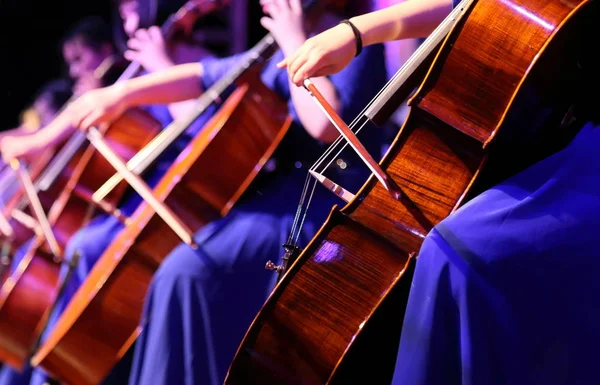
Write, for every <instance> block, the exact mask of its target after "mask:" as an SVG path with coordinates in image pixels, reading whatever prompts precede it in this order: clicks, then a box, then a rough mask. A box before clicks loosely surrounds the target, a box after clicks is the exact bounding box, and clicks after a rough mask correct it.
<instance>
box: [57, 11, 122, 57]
mask: <svg viewBox="0 0 600 385" xmlns="http://www.w3.org/2000/svg"><path fill="white" fill-rule="evenodd" d="M76 39H79V40H81V42H82V43H83V44H84V45H86V46H89V47H91V48H94V49H100V48H102V47H103V46H105V45H106V44H109V45H110V46H111V47H113V48H114V45H113V37H112V33H111V29H110V27H109V25H108V24H107V23H106V22H105V21H104V20H103V19H102V18H99V17H95V16H89V17H86V18H84V19H82V20H80V21H78V22H77V23H76V24H75V25H73V26H72V27H71V28H70V29H69V30H68V31H67V33H66V34H65V35H64V36H63V38H62V39H61V41H60V47H61V48H62V47H64V45H65V44H66V43H67V42H71V41H73V40H76Z"/></svg>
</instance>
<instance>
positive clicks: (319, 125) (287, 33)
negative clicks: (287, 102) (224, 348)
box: [261, 0, 341, 143]
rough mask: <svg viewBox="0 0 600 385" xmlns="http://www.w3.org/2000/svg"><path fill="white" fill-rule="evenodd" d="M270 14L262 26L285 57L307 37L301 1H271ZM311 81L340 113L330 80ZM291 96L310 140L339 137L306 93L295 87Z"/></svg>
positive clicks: (327, 139) (339, 102) (338, 100)
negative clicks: (272, 37)
mask: <svg viewBox="0 0 600 385" xmlns="http://www.w3.org/2000/svg"><path fill="white" fill-rule="evenodd" d="M269 13H270V17H263V18H262V19H261V24H262V25H263V26H264V27H265V28H266V29H267V30H269V32H271V34H272V35H273V36H274V37H275V40H276V41H277V44H278V45H279V47H280V48H281V50H282V51H283V53H284V55H285V56H288V55H290V54H291V53H293V52H294V51H296V50H297V49H298V48H299V47H300V46H301V45H302V44H303V43H304V42H305V41H306V37H307V35H306V32H305V31H304V26H303V22H304V17H303V12H302V6H301V2H300V0H290V1H289V2H288V0H274V1H273V4H272V7H271V8H270V11H269ZM313 82H314V84H315V85H316V86H317V88H318V89H319V91H320V92H321V93H322V94H323V96H324V97H325V99H326V100H327V101H328V102H329V103H330V104H331V106H332V107H333V108H334V109H335V110H336V111H337V112H340V110H341V101H340V98H339V97H338V95H337V91H336V89H335V86H334V84H333V83H332V82H331V80H329V79H328V78H326V77H321V78H315V79H313ZM290 97H291V99H292V102H293V104H294V109H295V111H296V114H297V116H298V119H299V120H300V122H301V123H302V126H303V127H304V128H305V129H306V131H307V132H308V133H309V134H310V135H311V136H312V137H313V138H315V139H317V140H320V141H322V142H325V143H331V142H333V141H334V140H335V139H336V138H337V137H338V136H339V134H338V132H337V131H336V130H335V128H334V127H333V126H332V125H331V124H330V122H329V120H328V119H327V117H326V116H325V115H324V114H323V113H322V112H321V110H320V109H319V107H318V106H317V105H316V104H315V102H314V101H313V100H312V99H311V96H310V95H309V94H308V93H307V92H306V91H304V90H302V89H300V88H298V87H290Z"/></svg>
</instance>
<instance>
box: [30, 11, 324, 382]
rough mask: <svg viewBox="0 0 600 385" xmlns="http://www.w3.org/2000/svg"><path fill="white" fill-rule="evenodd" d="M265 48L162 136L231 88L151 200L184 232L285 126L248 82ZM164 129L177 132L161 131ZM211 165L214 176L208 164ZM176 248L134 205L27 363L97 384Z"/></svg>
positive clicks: (266, 43)
mask: <svg viewBox="0 0 600 385" xmlns="http://www.w3.org/2000/svg"><path fill="white" fill-rule="evenodd" d="M305 6H306V5H305ZM313 10H314V8H311V11H313ZM274 48H275V47H274V39H273V37H272V36H271V35H267V36H265V37H264V38H263V39H262V40H261V41H260V42H259V43H258V44H257V45H256V46H255V47H254V48H253V49H252V50H251V52H250V53H249V54H248V55H247V56H244V57H245V59H241V60H240V63H239V64H238V65H236V66H235V67H233V68H232V69H231V70H230V71H229V72H228V74H226V75H225V76H224V77H223V78H221V79H220V80H219V81H218V82H217V83H215V85H213V86H212V87H211V88H209V89H207V90H206V91H205V92H204V93H203V95H202V96H201V97H200V99H199V101H198V107H197V111H196V112H195V113H194V114H193V115H192V116H191V117H190V118H189V119H184V120H181V121H176V122H173V123H172V126H171V127H167V128H166V129H165V130H164V131H163V133H165V134H164V137H165V138H170V137H172V136H175V135H176V133H177V132H180V131H181V130H184V129H185V128H186V127H187V126H188V125H189V123H190V122H191V121H193V120H195V119H196V116H198V115H199V114H200V113H202V112H203V111H204V108H205V107H204V106H206V105H207V104H208V103H214V102H215V101H216V100H217V97H218V96H221V95H222V93H223V92H224V91H225V90H226V89H229V88H230V86H231V85H233V84H234V82H235V83H237V88H236V90H235V91H233V93H232V94H231V95H230V96H229V97H228V98H227V99H226V100H225V102H224V104H223V105H222V106H221V108H220V109H219V111H218V112H217V113H216V114H215V115H214V116H213V118H212V119H211V120H210V121H209V122H208V123H207V124H205V126H204V127H203V129H202V131H201V132H200V134H198V135H197V136H196V137H195V138H194V139H193V140H192V142H190V144H189V145H188V146H187V148H186V149H185V150H184V151H183V152H182V154H181V155H180V157H179V158H178V159H177V160H176V161H175V163H174V164H173V166H172V167H171V168H170V169H169V171H168V172H167V173H166V174H165V175H164V176H163V178H162V179H161V181H160V182H159V183H158V184H157V186H156V187H155V188H154V193H155V194H156V196H157V197H158V198H159V199H160V200H161V201H163V202H165V204H167V205H168V206H169V207H171V208H172V209H173V210H174V211H175V212H176V213H177V214H178V215H179V216H181V218H182V219H183V220H184V221H185V223H186V224H187V225H188V226H189V227H190V228H191V229H193V230H194V231H197V230H198V229H200V228H201V227H202V226H204V225H205V224H206V223H207V222H209V221H212V220H214V219H217V218H219V217H220V216H223V215H226V214H227V213H228V212H229V210H230V209H231V208H232V207H233V205H234V204H235V202H236V201H237V199H238V198H239V197H240V196H241V195H242V193H243V192H244V190H245V189H247V187H248V186H249V185H250V183H251V182H252V180H253V179H254V178H255V177H256V175H257V174H258V172H259V170H260V169H261V168H262V167H263V166H264V164H265V163H266V161H267V160H268V159H269V158H270V156H271V154H272V153H273V151H274V150H275V148H276V147H277V146H278V144H279V142H280V141H281V139H282V138H283V136H284V135H285V133H286V132H287V130H288V128H289V126H290V123H291V118H290V117H289V116H288V114H287V107H286V105H285V103H283V102H282V101H281V100H280V98H279V97H278V96H276V95H275V94H274V93H273V92H272V91H270V90H269V89H267V88H266V87H265V86H264V85H263V84H262V83H261V82H260V81H259V80H258V79H257V76H256V75H257V73H256V71H257V68H256V67H260V65H261V63H262V62H263V61H264V60H265V59H266V58H268V57H269V56H270V55H271V53H272V51H273V49H274ZM171 129H174V130H175V129H176V130H177V131H174V133H171V132H170V130H171ZM151 146H152V147H153V148H162V146H163V145H162V144H161V143H154V144H152V145H151ZM153 151H156V150H153ZM145 153H146V152H143V153H141V154H142V155H143V154H145ZM149 156H150V158H153V157H154V155H152V154H151V155H149ZM138 159H139V160H136V161H134V162H135V163H134V162H131V163H130V164H129V167H131V169H132V171H134V172H136V173H137V172H142V171H143V170H140V169H138V168H136V167H139V166H138V165H143V164H145V163H146V162H147V160H145V159H143V158H138ZM137 162H139V163H137ZM217 162H219V165H220V167H219V170H216V169H215V166H214V165H215V164H216V163H217ZM178 243H179V241H178V239H177V238H176V237H174V236H173V233H172V232H171V231H169V230H168V228H165V226H164V223H163V222H161V221H159V220H157V218H156V214H155V213H154V212H153V210H152V209H151V207H149V206H148V205H146V204H142V205H141V206H140V207H139V208H138V210H137V211H136V212H135V214H134V215H133V216H132V222H131V224H130V225H128V226H127V227H126V228H125V229H124V230H123V231H122V232H121V233H120V234H119V235H118V236H117V237H116V238H115V240H114V241H113V243H112V244H111V245H110V246H109V248H108V249H107V250H106V251H105V252H104V254H103V255H102V257H101V258H100V259H99V260H98V262H97V263H96V265H95V266H94V268H93V270H92V271H91V273H90V275H89V276H88V278H87V279H86V281H85V282H84V283H83V284H82V286H81V287H80V288H79V290H78V291H77V293H76V294H75V296H74V297H73V299H72V300H71V302H70V303H69V306H68V307H67V308H66V309H65V311H64V313H63V314H62V316H61V318H60V319H59V320H58V323H57V325H56V327H55V328H54V329H53V331H52V333H50V334H49V335H48V338H47V339H46V341H45V343H44V344H43V345H41V347H40V349H39V350H38V352H37V353H36V354H35V355H34V356H33V358H32V364H33V365H34V366H40V367H41V368H43V369H44V370H45V371H46V372H48V373H50V374H51V375H52V376H53V377H55V378H57V379H59V380H60V381H63V382H65V383H67V384H86V385H87V384H97V383H98V382H99V381H101V380H102V379H103V378H104V377H105V376H106V375H107V373H108V371H109V370H110V369H111V368H112V367H113V366H114V365H115V363H116V362H117V361H118V360H119V359H121V357H123V355H124V354H125V353H126V352H127V351H128V350H129V349H130V348H131V345H132V344H133V343H134V341H135V340H136V338H137V336H138V335H139V334H140V332H141V328H142V327H143V326H140V315H141V314H142V308H143V303H144V298H145V295H146V291H147V288H148V286H149V284H150V281H151V279H152V277H153V275H154V272H155V271H156V269H157V268H158V267H159V265H160V263H161V262H162V261H163V259H164V258H165V257H166V256H167V255H168V253H169V252H170V251H171V250H172V249H173V248H174V247H175V246H176V245H177V244H178ZM90 330H93V331H94V332H93V333H90V332H89V331H90ZM82 341H85V343H84V344H82ZM83 345H84V346H83Z"/></svg>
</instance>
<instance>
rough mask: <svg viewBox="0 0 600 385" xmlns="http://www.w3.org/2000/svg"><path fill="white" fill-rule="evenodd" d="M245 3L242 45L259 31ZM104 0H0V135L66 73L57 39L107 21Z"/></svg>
mask: <svg viewBox="0 0 600 385" xmlns="http://www.w3.org/2000/svg"><path fill="white" fill-rule="evenodd" d="M233 1H248V42H249V45H253V44H254V43H255V42H256V41H257V40H258V39H259V38H260V37H262V36H263V35H264V33H265V31H264V29H263V28H262V27H261V26H260V24H259V21H258V20H259V18H260V15H261V11H260V7H259V5H258V0H233ZM111 12H112V11H111V1H110V0H0V131H2V130H6V129H9V128H13V127H16V126H17V124H18V116H19V113H20V112H21V111H22V110H23V109H24V108H25V107H26V106H27V105H28V104H29V103H30V102H31V101H32V99H33V97H34V94H35V92H36V91H37V90H38V88H39V87H40V86H42V85H43V84H44V83H45V82H46V81H48V80H50V79H53V78H57V77H60V76H62V75H65V74H66V71H65V69H64V65H63V62H62V57H61V53H60V47H59V41H60V39H61V37H62V35H63V34H64V33H65V32H66V31H67V30H68V29H69V27H71V26H72V25H73V24H75V23H76V22H77V21H78V20H79V19H80V18H82V17H85V16H88V15H95V16H100V17H102V18H104V19H105V20H106V21H107V22H110V20H111Z"/></svg>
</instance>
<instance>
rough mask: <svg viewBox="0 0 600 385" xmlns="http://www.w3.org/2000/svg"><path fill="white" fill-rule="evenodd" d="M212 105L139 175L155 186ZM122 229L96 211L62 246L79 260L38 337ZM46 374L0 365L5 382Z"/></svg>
mask: <svg viewBox="0 0 600 385" xmlns="http://www.w3.org/2000/svg"><path fill="white" fill-rule="evenodd" d="M147 110H148V111H149V112H150V113H151V114H152V115H153V116H154V117H155V118H156V119H157V120H159V121H160V122H161V123H162V125H163V128H164V127H166V126H167V125H168V124H169V123H170V122H171V121H172V118H171V115H170V113H169V111H168V108H167V107H165V106H150V107H147ZM215 110H216V108H215V107H211V108H209V109H208V110H207V111H206V112H205V113H204V114H202V115H201V116H200V117H199V118H198V119H197V120H196V121H195V122H194V124H192V125H191V126H190V127H189V128H188V129H187V130H186V132H185V133H183V134H182V135H181V137H180V138H179V139H178V140H177V141H175V142H174V143H173V144H172V145H171V146H170V147H169V148H168V149H167V150H166V151H165V152H164V153H163V154H162V155H161V157H160V158H159V159H158V160H157V162H156V164H155V165H154V166H152V167H151V168H150V169H149V171H148V172H147V173H145V174H144V176H143V178H144V180H145V181H146V183H147V184H148V185H149V186H150V187H153V186H155V185H156V184H157V183H158V181H159V180H160V178H161V177H162V176H163V175H164V174H165V172H166V171H167V170H168V168H169V167H170V165H171V163H172V162H173V161H174V160H175V158H176V157H177V156H178V155H179V153H181V151H182V150H183V149H184V148H185V146H186V145H187V144H188V143H189V142H190V140H191V139H192V138H193V137H194V136H195V135H196V134H197V133H198V132H199V131H200V129H201V128H202V126H204V124H205V123H206V122H207V121H208V119H210V117H211V116H212V115H213V114H214V112H215ZM141 202H142V198H141V197H140V196H139V195H137V194H136V193H135V192H133V191H131V192H128V193H127V195H126V196H125V197H124V199H123V200H122V203H121V204H120V206H119V208H120V210H121V211H122V212H123V214H124V215H127V216H129V215H131V214H133V212H134V211H135V209H136V208H137V206H138V205H139V204H140V203H141ZM122 229H123V224H122V223H121V222H120V221H119V220H118V219H116V218H115V217H114V216H111V215H108V214H99V215H97V216H96V217H94V218H93V219H92V220H91V221H90V222H89V223H88V224H87V225H86V226H84V227H82V228H81V229H80V230H78V231H77V232H76V233H75V234H74V235H73V237H72V238H71V239H70V240H69V242H68V243H67V246H66V248H65V255H64V257H65V260H67V261H68V260H70V259H71V258H72V257H73V254H74V253H75V252H76V251H78V252H79V255H80V257H79V262H78V264H77V266H76V268H75V269H74V271H73V273H72V275H71V278H70V280H69V282H68V283H67V285H66V287H65V290H64V292H63V295H62V296H61V297H60V298H59V299H58V300H57V303H56V307H55V309H54V311H53V312H52V313H51V315H50V317H49V321H48V324H47V327H46V329H45V331H44V333H43V334H42V340H43V339H45V338H46V336H47V335H48V334H49V333H50V332H51V331H52V329H53V327H54V325H55V324H56V323H57V322H58V320H59V318H60V315H61V314H62V312H63V311H64V310H65V309H66V307H67V306H68V304H69V302H70V300H71V298H72V297H73V296H74V295H75V293H76V291H77V289H78V288H79V286H81V284H82V283H83V282H84V280H85V279H86V277H87V276H88V274H89V272H90V271H91V270H92V268H93V267H94V264H95V263H96V261H97V260H98V259H99V258H100V256H102V253H103V252H104V250H106V248H108V246H109V245H110V243H111V242H112V241H113V239H114V238H115V237H116V236H117V234H118V233H119V231H121V230H122ZM28 245H29V243H26V244H24V245H23V246H22V247H21V248H20V249H19V250H18V251H17V252H16V253H15V257H14V258H13V262H12V264H11V269H13V270H14V269H15V268H16V267H17V266H18V262H19V261H20V260H21V259H22V257H23V256H24V254H25V251H26V249H27V247H28ZM67 271H68V268H67V266H66V265H63V266H61V269H60V279H61V280H62V279H64V277H65V276H66V274H67ZM47 379H48V377H47V376H46V374H45V373H44V371H43V370H42V369H38V368H34V369H33V370H31V368H26V369H25V370H23V372H21V373H19V372H17V371H15V370H13V369H12V368H10V367H9V366H3V367H2V369H0V385H9V384H21V383H22V384H26V383H29V384H30V385H42V384H43V383H44V382H46V381H47Z"/></svg>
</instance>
